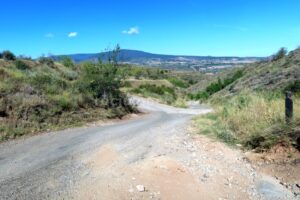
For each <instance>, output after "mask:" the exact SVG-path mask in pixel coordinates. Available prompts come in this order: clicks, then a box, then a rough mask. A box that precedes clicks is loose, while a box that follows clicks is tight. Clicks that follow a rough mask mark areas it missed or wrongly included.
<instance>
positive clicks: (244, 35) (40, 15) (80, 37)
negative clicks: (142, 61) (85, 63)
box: [0, 0, 300, 57]
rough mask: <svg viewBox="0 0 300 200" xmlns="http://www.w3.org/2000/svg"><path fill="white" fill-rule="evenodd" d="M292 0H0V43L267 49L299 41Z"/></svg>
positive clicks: (195, 50) (238, 51)
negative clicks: (117, 44)
mask: <svg viewBox="0 0 300 200" xmlns="http://www.w3.org/2000/svg"><path fill="white" fill-rule="evenodd" d="M299 10H300V1H299V0H272V1H271V0H222V1H221V0H218V1H217V0H105V1H102V0H98V1H96V0H94V1H92V0H85V1H79V0H73V1H71V0H60V1H58V0H44V1H40V0H22V1H20V0H9V1H4V0H3V1H1V12H0V19H1V24H0V50H4V49H9V50H11V51H13V52H14V53H16V54H25V55H30V56H33V57H37V56H40V55H42V54H46V55H47V54H48V53H51V54H71V53H94V52H101V51H103V50H104V49H105V48H107V47H109V46H113V45H114V44H116V43H119V44H120V45H121V47H122V48H124V49H136V50H143V51H147V52H152V53H162V54H177V55H212V56H268V55H270V54H272V53H274V52H275V51H277V49H279V48H280V47H282V46H284V47H287V48H288V49H289V50H292V49H294V48H296V47H298V46H299V45H300V12H299Z"/></svg>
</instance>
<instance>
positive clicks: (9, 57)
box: [2, 51, 16, 60]
mask: <svg viewBox="0 0 300 200" xmlns="http://www.w3.org/2000/svg"><path fill="white" fill-rule="evenodd" d="M2 57H3V59H4V60H16V56H15V55H14V54H13V53H12V52H10V51H3V52H2Z"/></svg>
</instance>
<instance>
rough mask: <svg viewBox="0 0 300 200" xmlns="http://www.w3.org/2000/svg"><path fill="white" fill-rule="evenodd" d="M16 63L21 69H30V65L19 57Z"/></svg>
mask: <svg viewBox="0 0 300 200" xmlns="http://www.w3.org/2000/svg"><path fill="white" fill-rule="evenodd" d="M15 65H16V68H17V69H19V70H27V69H30V67H29V65H27V64H26V63H25V62H24V61H22V60H19V59H18V60H16V61H15Z"/></svg>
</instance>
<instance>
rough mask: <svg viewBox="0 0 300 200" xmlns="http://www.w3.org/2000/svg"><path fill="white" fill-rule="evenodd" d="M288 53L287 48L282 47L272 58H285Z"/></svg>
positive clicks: (275, 59) (274, 59)
mask: <svg viewBox="0 0 300 200" xmlns="http://www.w3.org/2000/svg"><path fill="white" fill-rule="evenodd" d="M286 54H287V50H286V48H283V47H282V48H280V49H279V51H278V52H277V53H276V54H275V55H274V56H273V58H272V60H273V61H277V60H280V59H282V58H284V57H285V56H286Z"/></svg>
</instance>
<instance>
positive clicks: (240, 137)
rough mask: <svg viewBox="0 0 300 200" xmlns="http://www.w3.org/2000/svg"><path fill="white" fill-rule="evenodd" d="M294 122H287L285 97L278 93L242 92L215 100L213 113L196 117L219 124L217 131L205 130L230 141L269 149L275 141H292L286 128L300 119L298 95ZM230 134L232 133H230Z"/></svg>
mask: <svg viewBox="0 0 300 200" xmlns="http://www.w3.org/2000/svg"><path fill="white" fill-rule="evenodd" d="M294 101H295V105H294V108H295V110H294V122H292V124H290V125H288V126H287V125H286V122H285V106H284V96H283V95H282V94H280V93H276V92H242V93H240V94H239V95H236V96H234V97H231V98H230V99H224V98H221V99H213V100H212V101H211V103H212V104H213V105H214V107H215V112H214V113H213V114H210V115H207V116H204V117H200V118H198V119H196V121H198V123H200V124H201V123H203V121H204V120H209V121H211V122H210V123H213V124H214V125H216V124H218V125H217V127H216V128H217V130H215V131H211V130H208V128H207V127H206V128H205V127H204V129H202V130H201V127H199V128H200V132H201V131H204V132H206V133H210V134H212V135H215V136H217V137H218V138H222V135H224V134H225V136H224V138H228V137H230V138H232V139H231V140H230V142H232V141H234V142H235V143H241V144H243V145H244V146H245V147H247V148H262V149H265V148H270V147H271V146H272V145H274V144H275V143H277V142H279V141H281V140H285V142H293V141H292V140H293V138H291V135H286V130H287V128H289V127H291V126H293V123H296V122H297V121H298V120H300V100H299V98H295V100H294ZM275 130H276V131H275ZM228 135H229V136H228Z"/></svg>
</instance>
